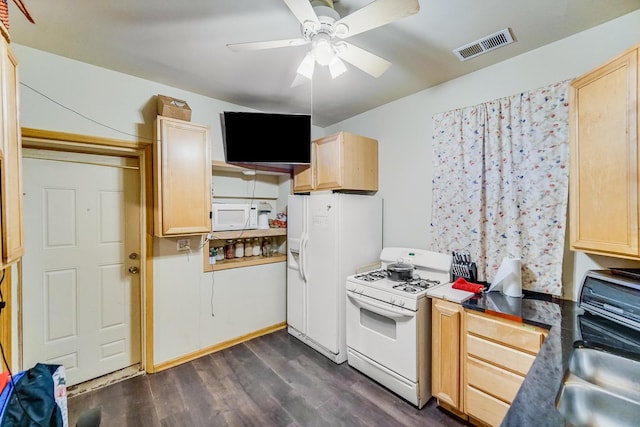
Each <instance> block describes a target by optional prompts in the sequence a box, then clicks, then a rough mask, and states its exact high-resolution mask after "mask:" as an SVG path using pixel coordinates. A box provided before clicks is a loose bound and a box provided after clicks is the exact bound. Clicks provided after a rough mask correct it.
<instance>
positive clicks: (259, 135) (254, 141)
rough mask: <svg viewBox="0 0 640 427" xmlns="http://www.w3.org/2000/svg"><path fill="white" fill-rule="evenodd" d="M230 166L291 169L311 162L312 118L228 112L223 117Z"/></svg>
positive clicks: (301, 115)
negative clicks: (244, 165)
mask: <svg viewBox="0 0 640 427" xmlns="http://www.w3.org/2000/svg"><path fill="white" fill-rule="evenodd" d="M220 119H221V121H222V141H223V143H224V155H225V160H226V161H227V163H240V164H254V165H263V166H272V167H278V168H287V169H291V168H292V167H293V166H292V165H295V164H309V163H310V162H311V116H310V115H308V114H276V113H257V112H237V111H225V112H223V113H221V114H220Z"/></svg>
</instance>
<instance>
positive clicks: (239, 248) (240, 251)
mask: <svg viewBox="0 0 640 427" xmlns="http://www.w3.org/2000/svg"><path fill="white" fill-rule="evenodd" d="M243 256H244V242H243V241H242V239H238V240H237V241H236V258H242V257H243Z"/></svg>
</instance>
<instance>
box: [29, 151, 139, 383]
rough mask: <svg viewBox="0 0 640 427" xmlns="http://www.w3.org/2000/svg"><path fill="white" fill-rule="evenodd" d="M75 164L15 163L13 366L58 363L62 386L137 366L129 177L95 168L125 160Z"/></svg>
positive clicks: (116, 168)
mask: <svg viewBox="0 0 640 427" xmlns="http://www.w3.org/2000/svg"><path fill="white" fill-rule="evenodd" d="M63 156H68V155H66V154H63ZM80 157H81V158H80V159H78V158H73V159H71V161H68V160H69V159H66V161H60V160H51V159H42V158H24V160H23V167H24V169H23V180H24V188H25V190H24V191H25V196H24V205H25V209H24V210H25V232H24V234H25V246H26V247H25V256H24V259H23V292H22V315H23V367H24V368H25V369H26V368H29V367H31V366H33V365H34V364H35V363H37V362H46V363H59V364H63V365H64V366H65V369H66V373H67V381H68V385H73V384H77V383H80V382H83V381H86V380H89V379H92V378H96V377H98V376H101V375H104V374H107V373H110V372H113V371H116V370H118V369H121V368H125V367H127V366H131V365H134V364H137V363H140V347H141V343H140V324H141V321H140V280H139V275H138V274H136V272H135V270H133V272H132V271H131V270H130V269H139V268H140V256H139V254H140V242H139V235H140V233H139V227H140V206H139V200H140V188H139V171H138V170H137V169H136V168H137V165H134V166H133V167H131V168H129V167H122V165H105V164H104V163H103V161H105V160H106V161H107V162H108V163H109V162H114V161H115V162H123V161H124V162H131V161H132V160H131V159H118V158H113V157H110V158H108V156H80ZM78 160H80V161H83V162H84V163H77V161H78ZM131 254H135V255H131Z"/></svg>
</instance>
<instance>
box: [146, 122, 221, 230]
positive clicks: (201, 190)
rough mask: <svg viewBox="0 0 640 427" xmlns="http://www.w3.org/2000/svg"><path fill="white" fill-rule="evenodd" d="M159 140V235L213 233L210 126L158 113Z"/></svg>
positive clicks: (156, 227)
mask: <svg viewBox="0 0 640 427" xmlns="http://www.w3.org/2000/svg"><path fill="white" fill-rule="evenodd" d="M155 139H156V141H155V143H154V145H153V148H154V166H153V175H154V177H153V178H154V190H155V191H154V196H155V199H154V233H155V235H156V236H160V237H166V236H180V235H191V234H206V233H209V232H210V231H211V219H210V216H209V215H210V212H211V160H210V154H209V128H208V127H207V126H202V125H198V124H194V123H191V122H186V121H183V120H178V119H172V118H168V117H163V116H158V118H157V120H156V138H155Z"/></svg>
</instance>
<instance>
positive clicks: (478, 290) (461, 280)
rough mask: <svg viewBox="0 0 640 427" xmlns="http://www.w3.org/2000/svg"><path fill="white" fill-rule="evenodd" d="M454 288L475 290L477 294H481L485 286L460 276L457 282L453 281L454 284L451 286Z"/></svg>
mask: <svg viewBox="0 0 640 427" xmlns="http://www.w3.org/2000/svg"><path fill="white" fill-rule="evenodd" d="M451 287H452V288H453V289H460V290H462V291H468V292H473V293H476V294H479V293H481V292H482V290H483V289H484V286H482V285H480V284H477V283H471V282H467V281H466V280H465V279H464V278H462V277H459V278H458V279H457V280H456V281H455V282H453V286H451Z"/></svg>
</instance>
